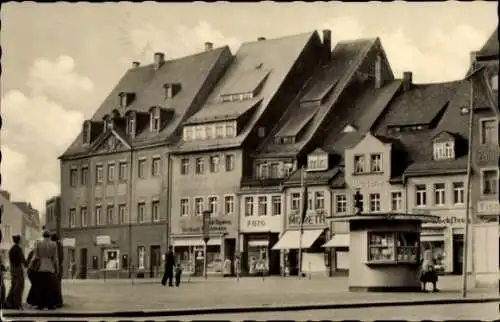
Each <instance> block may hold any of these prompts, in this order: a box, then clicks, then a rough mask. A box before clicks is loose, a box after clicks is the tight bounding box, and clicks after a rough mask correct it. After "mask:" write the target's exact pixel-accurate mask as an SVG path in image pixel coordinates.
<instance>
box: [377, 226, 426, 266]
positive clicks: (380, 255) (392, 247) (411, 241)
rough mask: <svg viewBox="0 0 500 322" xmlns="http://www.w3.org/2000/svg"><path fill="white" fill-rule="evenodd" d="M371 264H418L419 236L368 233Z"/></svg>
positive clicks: (405, 233)
mask: <svg viewBox="0 0 500 322" xmlns="http://www.w3.org/2000/svg"><path fill="white" fill-rule="evenodd" d="M368 249H369V251H368V261H369V262H375V263H376V262H405V263H417V262H418V261H419V256H418V250H419V245H418V234H417V233H410V232H368Z"/></svg>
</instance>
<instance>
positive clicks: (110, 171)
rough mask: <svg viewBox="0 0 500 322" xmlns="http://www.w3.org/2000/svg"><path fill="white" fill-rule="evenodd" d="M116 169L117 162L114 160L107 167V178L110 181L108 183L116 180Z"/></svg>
mask: <svg viewBox="0 0 500 322" xmlns="http://www.w3.org/2000/svg"><path fill="white" fill-rule="evenodd" d="M115 170H116V164H115V162H114V161H110V162H108V164H107V167H106V180H107V181H108V183H113V182H115Z"/></svg>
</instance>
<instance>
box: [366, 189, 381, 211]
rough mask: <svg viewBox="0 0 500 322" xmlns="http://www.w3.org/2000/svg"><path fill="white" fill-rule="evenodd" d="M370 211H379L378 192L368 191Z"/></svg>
mask: <svg viewBox="0 0 500 322" xmlns="http://www.w3.org/2000/svg"><path fill="white" fill-rule="evenodd" d="M369 197H370V212H377V211H380V193H370V196H369Z"/></svg>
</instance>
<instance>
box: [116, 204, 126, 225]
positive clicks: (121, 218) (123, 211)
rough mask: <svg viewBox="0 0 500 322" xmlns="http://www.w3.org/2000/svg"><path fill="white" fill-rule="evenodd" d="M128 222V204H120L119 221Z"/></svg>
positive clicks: (120, 222) (121, 222)
mask: <svg viewBox="0 0 500 322" xmlns="http://www.w3.org/2000/svg"><path fill="white" fill-rule="evenodd" d="M126 222H127V206H126V205H119V206H118V223H119V224H124V223H126Z"/></svg>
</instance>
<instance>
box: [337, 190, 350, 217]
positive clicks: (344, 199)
mask: <svg viewBox="0 0 500 322" xmlns="http://www.w3.org/2000/svg"><path fill="white" fill-rule="evenodd" d="M339 199H342V200H339ZM339 205H343V207H344V208H343V209H344V211H339V209H340V208H339ZM347 208H348V204H347V195H346V194H345V193H336V194H335V213H336V214H346V213H347Z"/></svg>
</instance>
